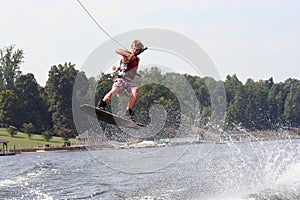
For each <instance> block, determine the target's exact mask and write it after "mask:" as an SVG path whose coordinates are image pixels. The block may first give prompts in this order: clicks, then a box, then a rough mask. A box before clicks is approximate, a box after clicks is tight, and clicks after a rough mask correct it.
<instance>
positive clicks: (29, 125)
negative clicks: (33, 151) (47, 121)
mask: <svg viewBox="0 0 300 200" xmlns="http://www.w3.org/2000/svg"><path fill="white" fill-rule="evenodd" d="M21 130H22V131H23V132H24V133H27V135H28V138H29V139H30V138H31V134H33V133H34V132H35V128H34V126H33V124H32V123H24V124H23V128H22V129H21Z"/></svg>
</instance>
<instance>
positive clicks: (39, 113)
mask: <svg viewBox="0 0 300 200" xmlns="http://www.w3.org/2000/svg"><path fill="white" fill-rule="evenodd" d="M15 91H16V94H17V96H18V102H17V104H16V105H15V107H16V109H17V113H18V114H17V115H16V116H15V119H14V121H15V123H14V125H15V126H17V127H19V128H21V127H22V125H23V124H24V123H32V124H33V126H34V127H36V131H37V132H42V131H45V130H47V129H49V128H50V126H49V124H50V120H51V118H50V113H49V112H48V109H47V104H46V102H45V99H43V97H42V95H43V94H42V93H43V90H40V86H39V85H38V83H37V82H36V79H35V78H34V75H33V74H30V73H29V74H26V75H21V76H20V77H18V78H17V80H16V84H15ZM24 116H26V118H25V117H24Z"/></svg>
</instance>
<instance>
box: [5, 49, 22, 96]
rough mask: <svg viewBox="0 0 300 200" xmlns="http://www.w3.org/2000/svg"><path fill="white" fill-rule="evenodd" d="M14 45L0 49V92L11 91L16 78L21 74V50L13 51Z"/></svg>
mask: <svg viewBox="0 0 300 200" xmlns="http://www.w3.org/2000/svg"><path fill="white" fill-rule="evenodd" d="M14 48H15V45H10V46H8V47H4V48H3V49H0V90H13V89H14V84H15V80H16V78H17V77H18V76H19V75H20V74H21V71H20V64H21V63H22V62H23V58H24V53H23V50H22V49H17V50H14Z"/></svg>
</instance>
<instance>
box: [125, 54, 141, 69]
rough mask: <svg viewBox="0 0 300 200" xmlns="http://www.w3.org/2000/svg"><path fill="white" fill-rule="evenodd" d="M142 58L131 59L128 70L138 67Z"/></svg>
mask: <svg viewBox="0 0 300 200" xmlns="http://www.w3.org/2000/svg"><path fill="white" fill-rule="evenodd" d="M139 61H140V59H139V58H138V57H134V58H132V59H131V60H130V62H129V63H128V64H127V71H130V70H132V69H133V68H135V67H137V66H138V65H139Z"/></svg>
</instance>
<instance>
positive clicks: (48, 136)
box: [42, 131, 53, 142]
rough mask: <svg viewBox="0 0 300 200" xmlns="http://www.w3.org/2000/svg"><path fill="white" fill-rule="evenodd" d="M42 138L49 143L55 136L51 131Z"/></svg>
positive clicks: (44, 133)
mask: <svg viewBox="0 0 300 200" xmlns="http://www.w3.org/2000/svg"><path fill="white" fill-rule="evenodd" d="M42 136H43V137H44V139H45V140H46V141H47V142H49V141H50V140H51V139H52V137H53V134H52V133H51V132H49V131H45V132H43V133H42Z"/></svg>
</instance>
